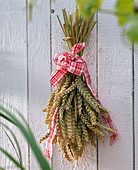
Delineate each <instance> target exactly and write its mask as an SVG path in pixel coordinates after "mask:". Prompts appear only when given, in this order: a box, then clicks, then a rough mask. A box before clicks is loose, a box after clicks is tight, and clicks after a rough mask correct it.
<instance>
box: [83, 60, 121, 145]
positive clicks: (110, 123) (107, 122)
mask: <svg viewBox="0 0 138 170" xmlns="http://www.w3.org/2000/svg"><path fill="white" fill-rule="evenodd" d="M84 76H85V80H86V83H87V86H88V87H89V89H90V91H91V93H92V95H93V96H94V97H95V99H96V100H97V102H98V103H99V104H100V105H101V106H102V104H101V102H100V100H99V99H98V97H97V94H96V91H95V90H94V88H93V86H92V84H91V79H90V75H89V72H88V69H87V64H86V63H85V72H84ZM101 118H102V120H103V123H104V125H105V126H106V127H108V128H111V129H113V130H115V131H116V132H114V133H109V135H110V145H112V144H113V142H114V141H115V140H116V139H117V137H118V131H117V128H116V126H115V124H114V123H113V121H112V119H111V117H110V115H109V113H108V117H107V118H106V117H105V116H103V115H101Z"/></svg>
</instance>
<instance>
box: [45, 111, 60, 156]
mask: <svg viewBox="0 0 138 170" xmlns="http://www.w3.org/2000/svg"><path fill="white" fill-rule="evenodd" d="M57 112H58V108H56V110H55V112H54V115H53V117H52V126H51V132H50V135H49V137H48V139H47V141H46V146H45V151H44V155H45V156H46V157H47V158H48V159H51V158H52V154H53V146H52V145H53V144H52V141H53V138H54V136H55V135H56V133H57V130H56V116H57Z"/></svg>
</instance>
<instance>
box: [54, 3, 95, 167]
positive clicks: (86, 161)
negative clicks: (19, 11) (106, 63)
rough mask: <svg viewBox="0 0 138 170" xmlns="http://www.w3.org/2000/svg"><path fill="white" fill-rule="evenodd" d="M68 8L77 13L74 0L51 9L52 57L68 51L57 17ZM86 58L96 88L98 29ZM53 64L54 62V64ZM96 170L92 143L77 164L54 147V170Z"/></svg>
mask: <svg viewBox="0 0 138 170" xmlns="http://www.w3.org/2000/svg"><path fill="white" fill-rule="evenodd" d="M63 8H66V9H67V10H69V11H70V14H71V13H72V12H74V11H75V3H73V1H72V0H65V1H63V0H58V1H56V2H54V3H52V7H51V9H54V13H53V14H51V19H52V23H51V26H52V34H51V36H52V44H51V45H52V46H51V48H52V57H53V55H54V54H55V53H60V52H63V51H67V50H68V49H67V44H66V42H64V41H63V40H62V39H63V38H64V35H63V32H62V30H61V28H60V25H59V23H58V20H57V17H56V15H59V17H60V18H61V20H62V21H63V17H62V9H63ZM84 58H85V59H86V61H87V63H88V69H89V71H90V74H91V77H92V80H93V85H94V86H95V87H96V28H95V29H94V31H93V33H91V35H90V37H89V40H88V43H87V48H86V49H85V52H84ZM52 63H53V62H52ZM55 68H56V65H55V64H54V63H53V64H52V70H54V69H55ZM58 169H60V170H63V169H66V170H78V169H80V170H86V169H87V170H96V169H97V155H96V148H94V147H92V146H91V144H90V143H88V144H87V146H86V148H85V151H84V153H83V156H82V158H80V159H79V161H78V164H77V162H75V161H74V162H68V161H67V160H66V159H64V158H63V156H62V153H61V152H59V147H58V145H56V146H55V147H54V155H53V170H58Z"/></svg>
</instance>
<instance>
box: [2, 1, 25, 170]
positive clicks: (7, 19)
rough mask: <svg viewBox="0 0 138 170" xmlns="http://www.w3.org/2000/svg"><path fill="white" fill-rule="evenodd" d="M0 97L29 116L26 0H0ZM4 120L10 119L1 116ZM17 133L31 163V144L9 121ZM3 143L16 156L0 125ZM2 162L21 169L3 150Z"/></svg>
mask: <svg viewBox="0 0 138 170" xmlns="http://www.w3.org/2000/svg"><path fill="white" fill-rule="evenodd" d="M0 25H1V28H0V81H1V83H0V98H1V99H2V100H4V101H5V102H7V103H9V104H11V105H13V106H14V107H16V108H17V109H19V111H20V112H21V113H22V114H23V116H24V117H25V118H27V57H26V56H27V55H26V52H27V49H26V1H25V0H20V1H19V0H14V1H13V0H1V1H0ZM1 121H2V122H4V123H6V124H7V122H5V121H3V120H2V119H1ZM8 126H9V127H10V128H11V129H12V130H13V132H14V133H15V135H16V137H17V139H18V141H19V144H20V146H21V151H22V154H23V164H24V165H25V167H26V168H27V167H28V146H27V143H26V141H25V139H24V138H23V137H22V135H21V132H20V131H19V130H18V129H17V128H15V127H14V126H11V124H8ZM0 136H1V137H0V147H2V148H4V149H6V150H7V151H8V152H10V153H11V154H12V155H13V156H15V157H16V158H17V156H16V153H15V151H14V149H13V147H12V145H11V144H10V142H9V140H8V138H7V137H6V136H5V134H4V132H3V131H2V129H1V128H0ZM0 155H1V156H0V166H1V167H4V168H5V169H15V170H16V169H17V168H16V167H15V166H14V164H13V163H11V161H10V160H9V159H8V158H7V157H5V156H4V155H3V154H2V153H0Z"/></svg>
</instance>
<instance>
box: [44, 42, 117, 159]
mask: <svg viewBox="0 0 138 170" xmlns="http://www.w3.org/2000/svg"><path fill="white" fill-rule="evenodd" d="M85 46H86V44H85V43H80V44H75V45H74V46H73V47H72V48H71V53H69V52H63V53H61V54H59V53H57V54H55V56H54V59H53V60H54V62H55V64H56V65H57V68H56V70H55V71H53V72H52V73H51V79H50V83H51V85H52V86H53V87H54V86H56V85H58V84H59V82H60V81H61V79H62V78H63V76H64V75H65V74H66V73H67V72H71V73H73V74H76V75H78V76H81V75H82V74H84V76H85V80H86V83H87V86H88V87H89V89H90V91H91V93H92V95H93V96H94V97H95V98H96V100H97V101H98V103H99V104H101V103H100V101H99V99H98V97H97V94H96V91H95V90H94V88H93V87H92V85H91V79H90V75H89V72H88V68H87V64H86V62H85V61H84V60H83V59H82V57H80V56H79V55H77V53H78V52H80V51H81V50H83V49H84V48H85ZM101 105H102V104H101ZM57 112H58V108H57V109H56V110H55V113H54V115H53V118H52V127H51V129H52V130H51V133H50V135H49V137H48V139H47V141H46V147H45V152H44V155H45V156H46V157H48V158H49V159H51V157H52V152H53V147H52V141H53V138H54V136H55V135H56V115H57ZM101 118H102V120H103V123H104V125H105V126H107V127H108V128H111V129H113V130H115V131H116V132H115V133H109V135H110V145H112V144H113V142H114V141H115V140H116V138H117V137H118V133H117V129H116V126H115V124H114V123H113V121H112V120H111V117H110V115H109V113H108V117H107V118H106V117H105V116H103V115H101Z"/></svg>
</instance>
